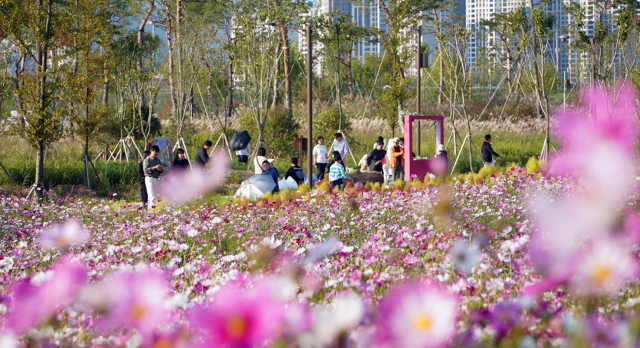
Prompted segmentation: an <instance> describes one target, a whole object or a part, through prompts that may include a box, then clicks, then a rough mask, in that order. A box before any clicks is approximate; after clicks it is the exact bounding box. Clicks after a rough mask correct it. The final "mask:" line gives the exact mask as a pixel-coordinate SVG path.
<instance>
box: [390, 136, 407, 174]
mask: <svg viewBox="0 0 640 348" xmlns="http://www.w3.org/2000/svg"><path fill="white" fill-rule="evenodd" d="M391 143H392V144H393V146H391V150H390V156H391V163H389V166H391V176H392V178H393V181H396V180H398V179H401V180H404V148H402V147H401V146H400V144H399V143H398V139H397V138H394V139H392V140H391Z"/></svg>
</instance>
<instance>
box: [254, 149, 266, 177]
mask: <svg viewBox="0 0 640 348" xmlns="http://www.w3.org/2000/svg"><path fill="white" fill-rule="evenodd" d="M266 155H267V150H265V149H264V147H261V148H259V149H258V153H257V155H256V158H254V159H253V167H254V169H255V171H254V172H255V174H256V175H262V173H264V171H265V168H263V167H262V163H264V161H266V160H267V157H266Z"/></svg>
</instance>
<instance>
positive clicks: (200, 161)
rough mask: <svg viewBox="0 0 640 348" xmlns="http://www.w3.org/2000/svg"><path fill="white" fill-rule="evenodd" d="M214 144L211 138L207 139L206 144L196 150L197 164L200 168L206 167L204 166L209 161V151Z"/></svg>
mask: <svg viewBox="0 0 640 348" xmlns="http://www.w3.org/2000/svg"><path fill="white" fill-rule="evenodd" d="M211 146H213V143H212V142H211V140H207V141H205V142H204V145H202V146H200V147H199V148H198V149H197V150H196V165H198V166H199V167H200V169H204V166H205V165H206V164H207V162H209V154H208V153H207V151H209V149H210V148H211Z"/></svg>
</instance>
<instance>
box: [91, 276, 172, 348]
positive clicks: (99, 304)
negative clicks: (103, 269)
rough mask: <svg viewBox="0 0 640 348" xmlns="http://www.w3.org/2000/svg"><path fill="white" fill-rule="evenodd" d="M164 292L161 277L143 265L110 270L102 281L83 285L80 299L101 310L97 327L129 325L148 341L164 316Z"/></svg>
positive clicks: (98, 310)
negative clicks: (141, 268)
mask: <svg viewBox="0 0 640 348" xmlns="http://www.w3.org/2000/svg"><path fill="white" fill-rule="evenodd" d="M167 294H168V285H167V281H166V279H165V277H164V276H163V275H162V274H161V273H159V272H157V271H153V270H148V269H144V270H140V271H136V272H131V271H124V272H119V273H115V274H112V275H110V276H109V277H107V278H106V279H105V280H104V281H103V282H102V283H100V284H97V285H96V286H94V287H90V288H87V290H86V292H85V294H84V295H85V296H84V299H85V301H86V303H87V304H89V305H90V306H92V307H93V308H94V309H96V310H97V312H98V313H100V314H103V316H102V317H101V318H100V319H98V321H97V325H98V328H100V329H101V330H103V331H111V330H115V329H119V328H132V329H135V330H137V331H138V332H139V333H140V334H141V335H142V337H143V340H144V341H147V342H148V341H149V340H150V339H151V337H152V335H153V332H154V330H155V329H156V328H157V327H158V325H160V324H162V323H164V322H165V321H166V320H167V318H168V314H167V312H166V311H165V308H164V303H165V300H166V299H167Z"/></svg>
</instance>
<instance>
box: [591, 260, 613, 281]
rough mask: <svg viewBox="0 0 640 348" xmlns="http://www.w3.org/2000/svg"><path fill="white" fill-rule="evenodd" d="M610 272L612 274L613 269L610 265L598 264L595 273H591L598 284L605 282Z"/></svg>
mask: <svg viewBox="0 0 640 348" xmlns="http://www.w3.org/2000/svg"><path fill="white" fill-rule="evenodd" d="M610 274H611V269H610V268H609V267H607V266H604V265H598V266H596V267H595V269H594V270H593V273H591V278H592V279H593V281H594V282H596V283H598V284H603V283H604V282H606V281H607V279H608V278H609V275H610Z"/></svg>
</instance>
